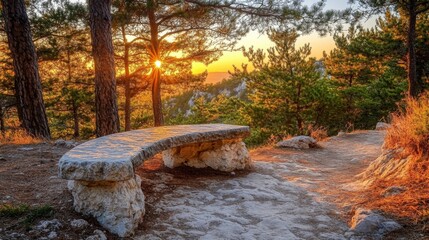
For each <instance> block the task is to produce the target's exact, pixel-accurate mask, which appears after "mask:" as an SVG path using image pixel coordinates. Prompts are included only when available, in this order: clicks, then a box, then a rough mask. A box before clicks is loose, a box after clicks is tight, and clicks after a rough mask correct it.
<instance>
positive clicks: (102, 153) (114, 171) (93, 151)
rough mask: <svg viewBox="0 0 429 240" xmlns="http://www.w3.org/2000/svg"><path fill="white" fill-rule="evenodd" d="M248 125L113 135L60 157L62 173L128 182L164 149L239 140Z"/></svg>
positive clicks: (69, 176)
mask: <svg viewBox="0 0 429 240" xmlns="http://www.w3.org/2000/svg"><path fill="white" fill-rule="evenodd" d="M249 132H250V130H249V127H248V126H237V125H228V124H199V125H176V126H163V127H155V128H146V129H140V130H134V131H128V132H121V133H116V134H111V135H108V136H104V137H100V138H97V139H93V140H91V141H88V142H85V143H83V144H81V145H79V146H77V147H75V148H73V149H72V150H70V151H69V152H67V153H66V154H64V156H63V157H62V158H61V159H60V161H59V164H58V167H59V176H60V177H61V178H64V179H69V180H84V181H125V180H128V179H131V178H133V177H134V169H135V168H136V167H138V166H139V165H140V164H142V163H143V161H144V160H146V159H149V158H151V157H153V156H154V155H155V154H157V153H160V152H162V151H164V150H167V149H170V148H174V147H178V146H181V145H186V144H192V143H197V142H208V141H216V140H221V139H238V138H243V137H246V136H248V135H249Z"/></svg>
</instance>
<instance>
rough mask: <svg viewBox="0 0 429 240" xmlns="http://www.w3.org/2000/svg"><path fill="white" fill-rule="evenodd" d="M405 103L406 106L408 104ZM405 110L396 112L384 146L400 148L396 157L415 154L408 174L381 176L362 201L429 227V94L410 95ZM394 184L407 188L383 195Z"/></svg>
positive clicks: (402, 107) (400, 217) (397, 216)
mask: <svg viewBox="0 0 429 240" xmlns="http://www.w3.org/2000/svg"><path fill="white" fill-rule="evenodd" d="M404 106H405V108H404ZM401 109H402V110H401V111H399V112H398V113H396V114H393V115H392V126H391V127H390V128H389V129H388V130H387V133H386V137H385V140H384V148H386V149H395V150H398V151H397V152H398V155H397V156H396V157H395V158H394V159H392V161H395V160H396V159H398V158H406V157H409V156H411V157H412V158H411V160H410V162H409V163H408V164H409V171H408V172H407V174H406V177H403V178H402V179H396V180H390V181H387V180H382V179H380V180H378V181H377V182H375V183H374V184H373V185H372V187H371V189H370V190H369V191H368V192H366V194H365V196H364V197H363V198H362V199H361V202H360V205H363V206H365V207H368V208H370V209H378V210H381V211H383V212H384V213H386V214H388V215H391V216H394V217H395V218H399V219H403V220H404V221H405V222H406V223H409V224H417V225H419V226H422V227H423V228H424V229H429V228H427V227H426V225H428V226H429V192H428V189H429V178H428V177H427V176H428V175H429V96H428V95H427V94H425V95H423V96H422V97H420V98H419V99H418V100H414V99H407V100H406V101H405V102H404V104H403V105H402V106H401ZM390 186H401V187H404V188H405V189H406V190H405V191H404V192H402V193H399V194H397V195H392V196H383V192H384V191H385V190H386V188H388V187H390Z"/></svg>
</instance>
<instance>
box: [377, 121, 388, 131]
mask: <svg viewBox="0 0 429 240" xmlns="http://www.w3.org/2000/svg"><path fill="white" fill-rule="evenodd" d="M390 126H391V125H390V124H388V123H385V122H378V123H377V125H376V126H375V130H379V131H382V130H387V129H388V128H390Z"/></svg>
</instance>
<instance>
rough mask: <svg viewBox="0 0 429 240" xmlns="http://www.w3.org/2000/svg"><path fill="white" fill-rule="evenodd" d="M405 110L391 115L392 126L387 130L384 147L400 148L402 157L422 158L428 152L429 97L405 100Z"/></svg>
mask: <svg viewBox="0 0 429 240" xmlns="http://www.w3.org/2000/svg"><path fill="white" fill-rule="evenodd" d="M405 106H406V108H405V110H401V111H399V112H398V113H396V114H393V115H392V126H391V127H390V128H389V129H388V130H387V134H386V138H385V140H384V144H385V145H384V146H385V147H386V148H387V149H398V148H402V149H403V150H404V151H403V154H404V155H413V156H423V155H426V154H427V153H428V150H429V142H428V140H429V97H428V95H427V94H425V95H423V96H422V97H420V98H419V99H418V100H415V99H407V100H406V101H405Z"/></svg>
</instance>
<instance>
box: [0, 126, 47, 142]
mask: <svg viewBox="0 0 429 240" xmlns="http://www.w3.org/2000/svg"><path fill="white" fill-rule="evenodd" d="M40 142H42V140H41V139H39V138H35V137H33V136H31V135H30V134H29V133H27V131H25V130H24V129H21V128H18V129H15V130H9V131H6V132H5V133H4V134H0V143H1V144H36V143H40Z"/></svg>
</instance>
